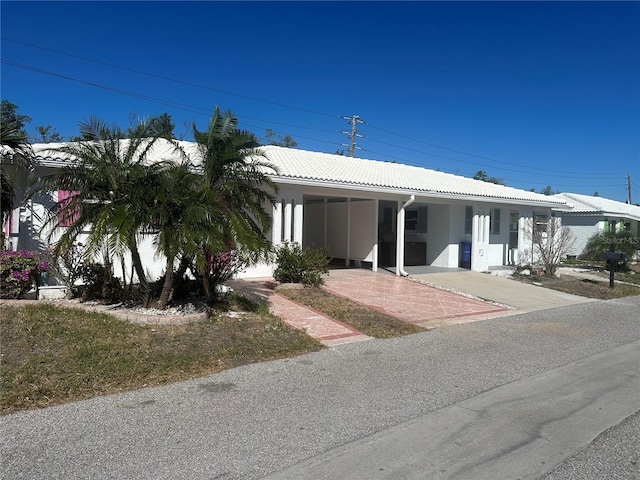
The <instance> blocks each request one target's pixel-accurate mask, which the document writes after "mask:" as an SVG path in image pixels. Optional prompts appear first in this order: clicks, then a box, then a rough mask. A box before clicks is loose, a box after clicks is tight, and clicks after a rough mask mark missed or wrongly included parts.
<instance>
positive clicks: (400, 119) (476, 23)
mask: <svg viewBox="0 0 640 480" xmlns="http://www.w3.org/2000/svg"><path fill="white" fill-rule="evenodd" d="M0 8H1V27H2V28H1V32H2V33H1V34H2V62H3V63H2V70H1V82H2V83H1V93H2V98H6V99H7V100H9V101H11V102H12V103H15V104H17V105H18V106H19V107H20V109H19V113H22V114H25V115H30V116H31V117H32V119H33V121H32V122H31V123H30V124H29V125H28V130H29V132H30V133H35V126H37V125H52V126H53V127H55V129H56V130H57V131H58V132H59V133H60V134H61V135H63V136H64V137H69V136H71V135H76V134H77V133H78V127H77V125H78V122H79V121H81V120H83V119H87V118H89V117H90V116H92V115H97V116H99V117H100V118H102V119H104V120H106V121H107V122H109V123H111V124H114V123H117V124H119V125H121V126H123V127H126V126H127V125H128V124H129V121H130V118H131V116H132V115H134V116H137V117H146V116H153V115H159V114H161V113H163V112H167V113H169V114H170V115H171V116H172V118H173V121H174V123H175V124H176V129H175V133H176V135H177V136H183V135H184V136H185V139H189V129H190V127H189V126H188V125H189V124H191V122H195V123H196V125H197V126H198V127H199V128H201V129H202V128H204V127H205V125H206V123H207V119H208V117H209V115H210V114H211V112H212V110H213V108H214V106H215V105H219V106H220V107H221V108H222V109H231V110H232V111H233V112H234V113H235V114H236V115H237V117H238V119H239V121H240V126H241V127H242V128H246V129H248V130H251V131H253V132H254V133H255V134H256V135H258V136H259V137H261V138H262V137H264V134H265V130H266V129H267V128H269V129H272V130H275V131H276V132H277V133H278V134H280V135H287V134H289V135H291V136H292V137H293V139H294V140H296V141H297V142H298V148H302V149H306V150H313V151H321V152H328V153H334V152H335V151H336V150H338V149H343V150H346V147H344V146H341V144H343V143H345V144H346V143H348V141H349V140H348V138H347V137H346V135H344V134H343V133H341V131H343V130H348V129H349V128H350V127H349V125H348V123H347V121H346V120H344V119H342V118H341V117H342V116H352V115H358V116H359V117H360V118H361V119H362V120H364V121H365V122H366V123H365V124H359V125H358V129H359V131H360V132H361V133H362V134H363V135H364V137H363V138H358V146H359V147H361V148H362V150H356V156H358V157H363V158H371V159H377V160H385V161H397V162H399V163H407V164H411V165H420V166H424V167H427V168H432V169H439V170H442V171H446V172H450V173H456V174H459V175H464V176H469V177H471V176H473V174H474V173H475V172H476V171H478V170H484V171H485V172H486V173H487V174H488V175H489V176H495V177H499V178H502V179H503V180H504V182H505V183H506V184H507V185H510V186H513V187H516V188H522V189H527V190H528V189H530V188H535V189H536V190H537V191H539V190H541V189H543V188H544V187H545V186H546V185H550V186H551V187H552V188H553V189H554V190H557V191H566V192H576V193H583V194H587V195H591V194H593V193H594V192H596V191H597V192H598V193H599V194H600V195H601V196H604V197H608V198H612V199H614V200H619V201H625V200H626V199H627V189H626V185H627V174H628V173H629V174H630V175H631V190H632V201H633V202H634V203H637V202H639V201H640V28H639V27H640V3H639V2H406V3H405V2H228V3H227V2H204V1H203V2H28V1H27V2H11V1H2V2H1V4H0Z"/></svg>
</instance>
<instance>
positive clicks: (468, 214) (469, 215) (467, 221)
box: [464, 207, 473, 235]
mask: <svg viewBox="0 0 640 480" xmlns="http://www.w3.org/2000/svg"><path fill="white" fill-rule="evenodd" d="M464 233H466V234H468V235H471V234H472V233H473V207H464Z"/></svg>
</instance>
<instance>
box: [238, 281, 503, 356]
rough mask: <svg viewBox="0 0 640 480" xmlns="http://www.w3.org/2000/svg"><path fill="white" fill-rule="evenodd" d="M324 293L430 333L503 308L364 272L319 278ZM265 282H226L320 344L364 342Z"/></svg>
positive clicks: (362, 337)
mask: <svg viewBox="0 0 640 480" xmlns="http://www.w3.org/2000/svg"><path fill="white" fill-rule="evenodd" d="M324 280H325V283H324V288H326V289H327V290H328V291H329V292H331V293H334V294H336V295H340V296H343V297H346V298H349V299H351V300H353V301H356V302H358V303H361V304H363V305H367V306H369V307H372V308H375V309H378V310H380V311H382V312H385V313H388V314H389V315H392V316H394V317H396V318H398V319H400V320H403V321H406V322H409V323H415V324H418V325H420V326H423V327H427V328H433V327H439V326H443V325H450V324H454V323H465V322H472V321H478V320H485V319H489V318H495V317H500V316H503V315H509V314H512V313H513V310H510V309H508V308H506V307H502V306H499V305H495V304H492V303H488V302H484V301H482V300H479V299H476V298H470V297H467V296H464V295H459V294H456V293H452V292H448V291H445V290H441V289H438V288H434V287H430V286H428V285H424V284H422V283H419V282H416V281H412V280H410V279H407V278H402V277H398V276H396V275H390V274H387V273H376V272H372V271H370V270H365V269H336V270H331V272H330V274H329V275H327V276H326V277H324ZM270 283H272V282H271V281H270V279H266V278H265V279H255V280H232V281H228V282H227V285H229V286H230V287H232V288H233V289H234V290H236V291H238V292H242V293H244V294H245V295H247V296H249V297H250V298H251V299H253V300H256V301H258V302H261V303H264V304H266V305H268V306H269V310H270V311H271V312H272V313H273V314H274V315H277V316H278V317H280V318H281V319H282V320H283V321H284V322H285V323H287V324H288V325H291V326H292V327H294V328H298V329H300V330H304V331H306V332H307V333H308V334H309V335H311V336H312V337H314V338H316V339H317V340H319V341H320V342H322V343H324V344H325V345H330V346H332V345H338V344H341V343H351V342H356V341H362V340H368V339H370V338H371V337H368V336H366V335H364V334H362V333H360V332H358V331H357V330H355V329H353V328H352V327H350V326H348V325H345V324H343V323H341V322H338V321H336V320H333V319H331V318H329V317H327V316H325V315H323V314H322V313H319V312H317V311H315V310H312V309H310V308H307V307H305V306H303V305H300V304H298V303H296V302H293V301H291V300H289V299H287V298H285V297H283V296H281V295H278V294H277V293H275V292H274V290H273V288H271V286H272V285H271V286H270V285H269V284H270Z"/></svg>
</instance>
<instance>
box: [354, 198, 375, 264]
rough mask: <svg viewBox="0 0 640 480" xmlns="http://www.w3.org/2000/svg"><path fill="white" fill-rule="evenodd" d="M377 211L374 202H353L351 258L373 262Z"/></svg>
mask: <svg viewBox="0 0 640 480" xmlns="http://www.w3.org/2000/svg"><path fill="white" fill-rule="evenodd" d="M376 215H377V209H376V204H375V202H374V201H373V200H367V201H352V202H351V214H350V219H351V230H350V235H349V258H350V259H352V260H362V261H367V262H372V261H373V247H374V245H375V242H376V229H377V225H378V222H377V219H376Z"/></svg>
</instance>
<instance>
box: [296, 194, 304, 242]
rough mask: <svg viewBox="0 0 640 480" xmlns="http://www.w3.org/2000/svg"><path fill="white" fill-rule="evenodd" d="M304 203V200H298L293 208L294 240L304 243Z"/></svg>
mask: <svg viewBox="0 0 640 480" xmlns="http://www.w3.org/2000/svg"><path fill="white" fill-rule="evenodd" d="M303 212H304V205H303V204H302V201H300V202H296V206H295V208H294V210H293V241H294V242H296V243H299V244H300V245H302V227H303V225H304V221H303V220H304V219H303V215H304V213H303Z"/></svg>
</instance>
